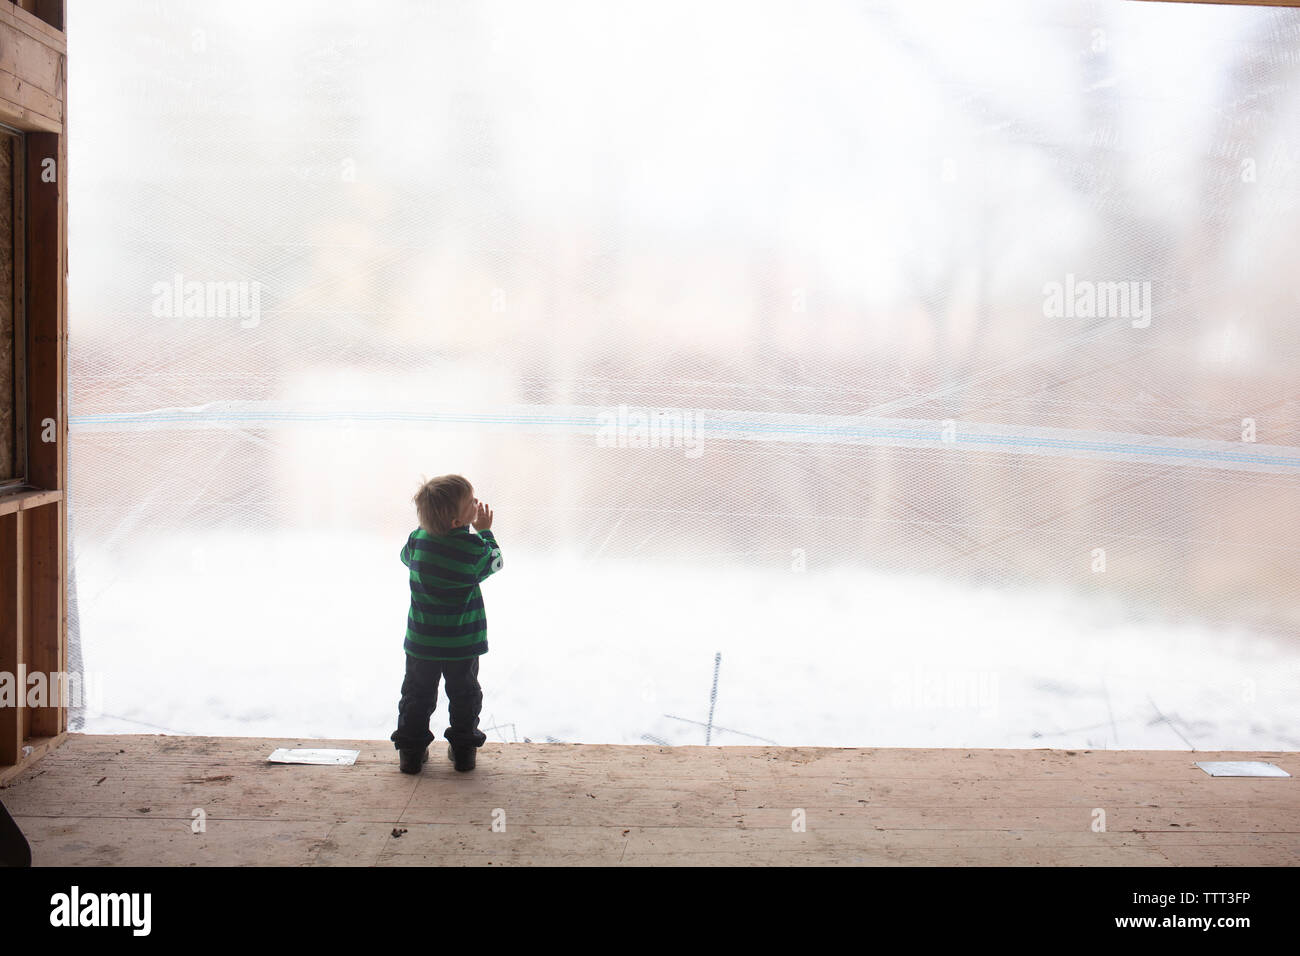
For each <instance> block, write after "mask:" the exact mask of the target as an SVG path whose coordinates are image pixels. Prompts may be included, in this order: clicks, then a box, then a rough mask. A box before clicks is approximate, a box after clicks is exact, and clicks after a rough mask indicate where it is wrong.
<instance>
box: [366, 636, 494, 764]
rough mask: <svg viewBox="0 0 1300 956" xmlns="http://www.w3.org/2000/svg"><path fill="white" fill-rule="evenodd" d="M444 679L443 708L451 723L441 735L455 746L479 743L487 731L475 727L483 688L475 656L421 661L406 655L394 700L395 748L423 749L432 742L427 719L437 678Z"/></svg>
mask: <svg viewBox="0 0 1300 956" xmlns="http://www.w3.org/2000/svg"><path fill="white" fill-rule="evenodd" d="M439 678H445V679H446V681H447V712H448V715H449V717H450V721H451V726H450V727H448V728H447V731H446V733H444V734H443V736H444V737H446V738H447V740H448V741H449V742H450V743H451V744H452V746H454V747H457V748H464V747H482V746H483V745H484V744H485V743H487V734H485V733H483V731H481V730H479V729H478V718H479V713H480V712H481V711H482V710H483V689H482V688H481V687H479V684H478V658H477V657H471V658H468V659H466V660H463V661H422V660H420V659H419V658H417V657H411V656H410V655H407V658H406V677H405V678H404V679H403V681H402V699H401V701H399V702H398V704H397V729H396V730H395V731H393V735H392V737H390V738H389V739H390V740H392V741H393V746H394V747H395V748H396V749H398V750H423V749H424V748H425V747H427V746H429V744H431V743H432V742H433V739H434V737H433V732H432V731H430V730H429V722H430V721H431V720H432V719H433V711H434V708H435V707H437V706H438V680H439Z"/></svg>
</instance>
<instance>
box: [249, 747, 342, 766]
mask: <svg viewBox="0 0 1300 956" xmlns="http://www.w3.org/2000/svg"><path fill="white" fill-rule="evenodd" d="M360 753H361V751H360V750H286V749H285V748H284V747H281V748H280V749H279V750H276V751H275V752H273V753H272V754H271V756H269V757H267V758H266V760H267V763H319V764H329V765H331V766H338V767H346V766H348V765H350V764H354V763H356V762H357V756H358V755H359V754H360Z"/></svg>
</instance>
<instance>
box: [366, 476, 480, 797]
mask: <svg viewBox="0 0 1300 956" xmlns="http://www.w3.org/2000/svg"><path fill="white" fill-rule="evenodd" d="M415 510H416V513H417V514H418V516H419V519H420V526H419V527H418V528H416V529H415V530H414V531H412V532H411V536H410V537H409V538H408V539H407V541H406V545H405V546H404V547H403V548H402V563H403V564H405V565H406V566H407V567H408V568H409V569H410V580H411V609H410V612H409V613H408V615H407V619H406V642H405V645H404V646H405V649H406V677H405V679H404V680H403V681H402V699H401V701H400V702H399V703H398V705H397V730H395V731H394V732H393V735H392V737H391V738H390V739H391V740H392V741H393V746H394V747H395V748H396V749H397V750H398V752H399V753H400V755H401V759H400V765H401V771H402V773H419V772H420V769H421V767H422V766H423V764H424V763H425V761H427V760H428V759H429V744H430V743H431V742H432V741H433V739H434V736H433V734H432V733H431V732H430V730H429V721H430V720H431V719H432V717H433V710H434V708H435V707H436V706H437V704H438V679H439V677H445V678H446V681H447V710H448V716H449V717H450V724H451V726H450V727H448V728H447V730H446V732H445V733H444V734H443V736H444V737H446V738H447V742H448V746H447V756H448V757H449V758H450V759H451V761H452V763H453V764H454V765H455V767H456V769H457V770H473V769H474V757H475V751H476V750H477V748H479V747H482V746H483V744H484V743H486V742H487V735H486V734H484V733H483V732H482V731H481V730H479V729H478V720H479V713H480V712H481V711H482V709H483V691H482V688H480V687H479V683H478V658H479V655H480V654H486V653H487V649H488V646H487V617H486V615H485V613H484V610H483V594H482V592H481V591H480V590H479V582H480V581H482V580H483V579H484V578H486V577H488V576H489V575H490V574H492V573H493V572H495V571H499V570H501V549H500V548H499V547H497V541H496V537H495V536H494V535H493V534H492V509H491V508H489V507H488V506H487V505H486V504H484V503H483V502H480V501H479V500H478V499H477V498H475V497H474V488H473V486H472V485H470V483H469V482H468V481H466V480H465V479H464V478H462V477H461V476H460V475H443V476H442V477H440V478H434V479H433V480H432V481H429V482H426V483H425V484H424V485H422V486H421V487H420V490H419V491H417V492H416V494H415ZM471 522H472V523H473V525H474V527H475V528H477V529H478V534H475V533H474V532H473V531H471V530H470V527H469V526H470V524H471Z"/></svg>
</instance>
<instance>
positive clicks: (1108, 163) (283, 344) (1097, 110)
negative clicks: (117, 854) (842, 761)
mask: <svg viewBox="0 0 1300 956" xmlns="http://www.w3.org/2000/svg"><path fill="white" fill-rule="evenodd" d="M68 17H69V24H70V53H69V64H70V74H69V92H70V97H71V100H70V110H69V115H70V128H71V130H72V139H71V173H70V176H71V178H70V180H69V182H70V189H71V213H70V214H71V217H72V218H71V230H72V247H71V264H72V266H71V268H72V271H71V275H70V282H71V286H70V288H71V342H70V350H69V362H70V373H69V381H70V388H71V406H72V407H71V438H70V440H71V449H70V475H71V477H70V482H71V492H70V505H69V508H70V520H71V526H72V531H73V534H72V548H73V557H74V570H75V576H76V578H75V580H76V588H75V594H74V596H73V598H74V600H73V605H72V610H73V611H74V613H75V615H76V621H77V635H76V639H77V640H78V641H79V642H80V645H81V647H80V650H81V652H83V653H84V657H85V661H86V668H87V672H88V675H89V676H90V678H91V680H90V685H91V686H92V687H94V686H96V681H98V687H99V689H100V694H99V697H98V698H97V699H96V700H95V701H94V706H92V707H90V708H88V709H87V711H86V712H85V713H84V715H82V716H84V721H85V723H84V725H83V726H84V728H85V729H88V730H91V731H125V732H130V731H140V732H158V731H160V730H163V731H168V732H184V733H214V734H248V735H256V734H266V735H294V736H318V737H326V736H334V737H347V738H363V737H386V736H387V735H388V733H389V732H390V731H391V729H392V725H393V721H394V720H395V716H396V703H397V696H398V688H399V684H400V681H401V673H402V651H401V643H402V635H403V627H404V620H405V614H406V576H405V569H404V568H403V567H402V566H401V564H400V562H399V561H398V558H397V553H398V550H399V549H400V547H401V544H402V543H403V541H404V540H405V537H406V534H407V533H408V532H409V530H410V529H411V528H412V527H413V526H414V512H413V508H412V505H411V503H410V498H411V495H412V493H413V492H414V491H415V488H416V486H417V484H418V483H419V481H420V479H421V477H422V476H432V475H436V474H441V473H448V472H459V473H462V474H465V475H466V476H467V477H469V478H470V480H471V481H472V482H473V483H474V485H475V488H476V492H477V493H478V495H479V497H481V498H483V499H485V500H487V501H489V502H490V503H491V504H492V505H493V507H494V508H495V510H496V513H497V523H496V525H495V527H494V530H495V531H496V532H497V536H498V539H499V541H500V542H501V545H502V549H503V553H504V554H505V556H506V558H507V560H506V566H507V570H506V571H505V573H503V574H502V575H500V576H499V577H497V578H494V579H493V580H492V581H491V582H490V583H489V584H488V585H485V588H484V590H485V596H486V605H487V609H488V619H489V643H490V648H491V649H490V651H489V653H488V655H487V656H486V657H485V658H484V659H483V661H482V662H481V666H482V671H481V680H482V683H483V686H484V692H485V698H486V702H485V709H484V714H483V721H482V725H483V727H484V728H485V729H486V730H487V731H488V734H489V738H490V739H493V740H523V739H532V740H568V741H587V742H617V743H636V742H655V743H666V744H693V743H703V742H704V741H705V740H706V739H708V740H710V741H711V742H712V743H720V744H756V743H765V742H773V743H780V744H820V745H932V746H985V747H1002V746H1090V747H1154V748H1161V747H1170V748H1185V747H1195V748H1197V749H1206V748H1213V747H1240V748H1245V749H1261V750H1262V749H1274V748H1277V749H1294V748H1295V747H1296V746H1297V743H1298V740H1297V736H1296V730H1295V727H1296V725H1297V723H1296V718H1297V716H1300V714H1298V712H1297V703H1296V701H1297V694H1296V691H1297V684H1298V683H1300V681H1298V680H1297V678H1298V677H1300V654H1298V652H1297V641H1296V635H1297V629H1298V628H1300V597H1298V596H1297V590H1296V588H1295V570H1294V566H1295V558H1296V553H1297V545H1296V531H1297V527H1298V526H1300V500H1298V499H1297V492H1298V491H1300V415H1298V414H1297V412H1298V411H1300V406H1298V405H1297V373H1296V368H1297V363H1296V358H1297V346H1298V345H1300V336H1298V333H1297V325H1296V322H1295V315H1296V310H1297V305H1298V296H1297V292H1296V285H1295V277H1294V263H1295V262H1296V261H1297V253H1298V252H1300V248H1298V247H1300V237H1298V236H1297V232H1296V229H1295V221H1296V213H1297V206H1298V205H1300V177H1298V175H1297V163H1298V162H1300V142H1298V141H1297V136H1296V131H1297V130H1298V129H1300V123H1297V120H1300V72H1298V71H1300V65H1298V64H1300V11H1281V10H1267V9H1258V8H1229V7H1214V6H1202V5H1189V4H1131V3H1055V4H1050V5H1046V4H1041V3H1033V2H1027V0H1026V2H1021V3H979V4H965V3H910V2H908V3H904V2H899V3H825V4H815V5H812V6H809V5H806V4H794V3H775V4H773V3H765V4H755V3H743V4H722V3H716V4H703V5H697V4H685V3H655V4H647V3H630V2H625V3H608V2H600V3H585V4H577V3H559V4H543V5H539V4H527V3H522V2H520V3H436V4H423V3H391V4H387V5H385V6H384V8H383V9H382V11H380V10H375V11H364V14H363V15H358V13H357V10H356V8H355V5H354V4H348V3H321V2H313V3H297V4H295V3H287V4H274V5H266V4H249V3H239V2H230V3H223V4H211V3H188V4H186V3H167V4H158V3H145V2H133V3H115V4H100V3H92V2H85V0H83V2H70V3H69V11H68ZM716 655H720V658H718V657H716ZM715 662H716V668H715ZM443 713H445V704H440V715H439V717H436V718H435V732H440V727H441V725H439V724H438V720H440V719H442V714H443Z"/></svg>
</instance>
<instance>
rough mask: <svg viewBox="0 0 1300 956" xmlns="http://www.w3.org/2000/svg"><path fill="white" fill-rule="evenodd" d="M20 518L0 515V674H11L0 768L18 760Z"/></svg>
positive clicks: (0, 722) (1, 724)
mask: <svg viewBox="0 0 1300 956" xmlns="http://www.w3.org/2000/svg"><path fill="white" fill-rule="evenodd" d="M22 552H23V515H22V512H21V511H15V512H13V513H11V514H6V515H0V674H4V675H11V676H10V677H9V679H11V680H12V681H13V692H14V694H15V699H14V700H13V701H4V702H3V706H0V767H4V766H9V765H13V764H17V763H18V762H19V761H20V759H21V758H22V748H23V738H24V737H25V736H26V735H25V734H24V732H23V711H22V700H23V683H22V681H21V679H20V677H21V671H22V670H23V592H24V590H25V588H24V585H23V561H22Z"/></svg>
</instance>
